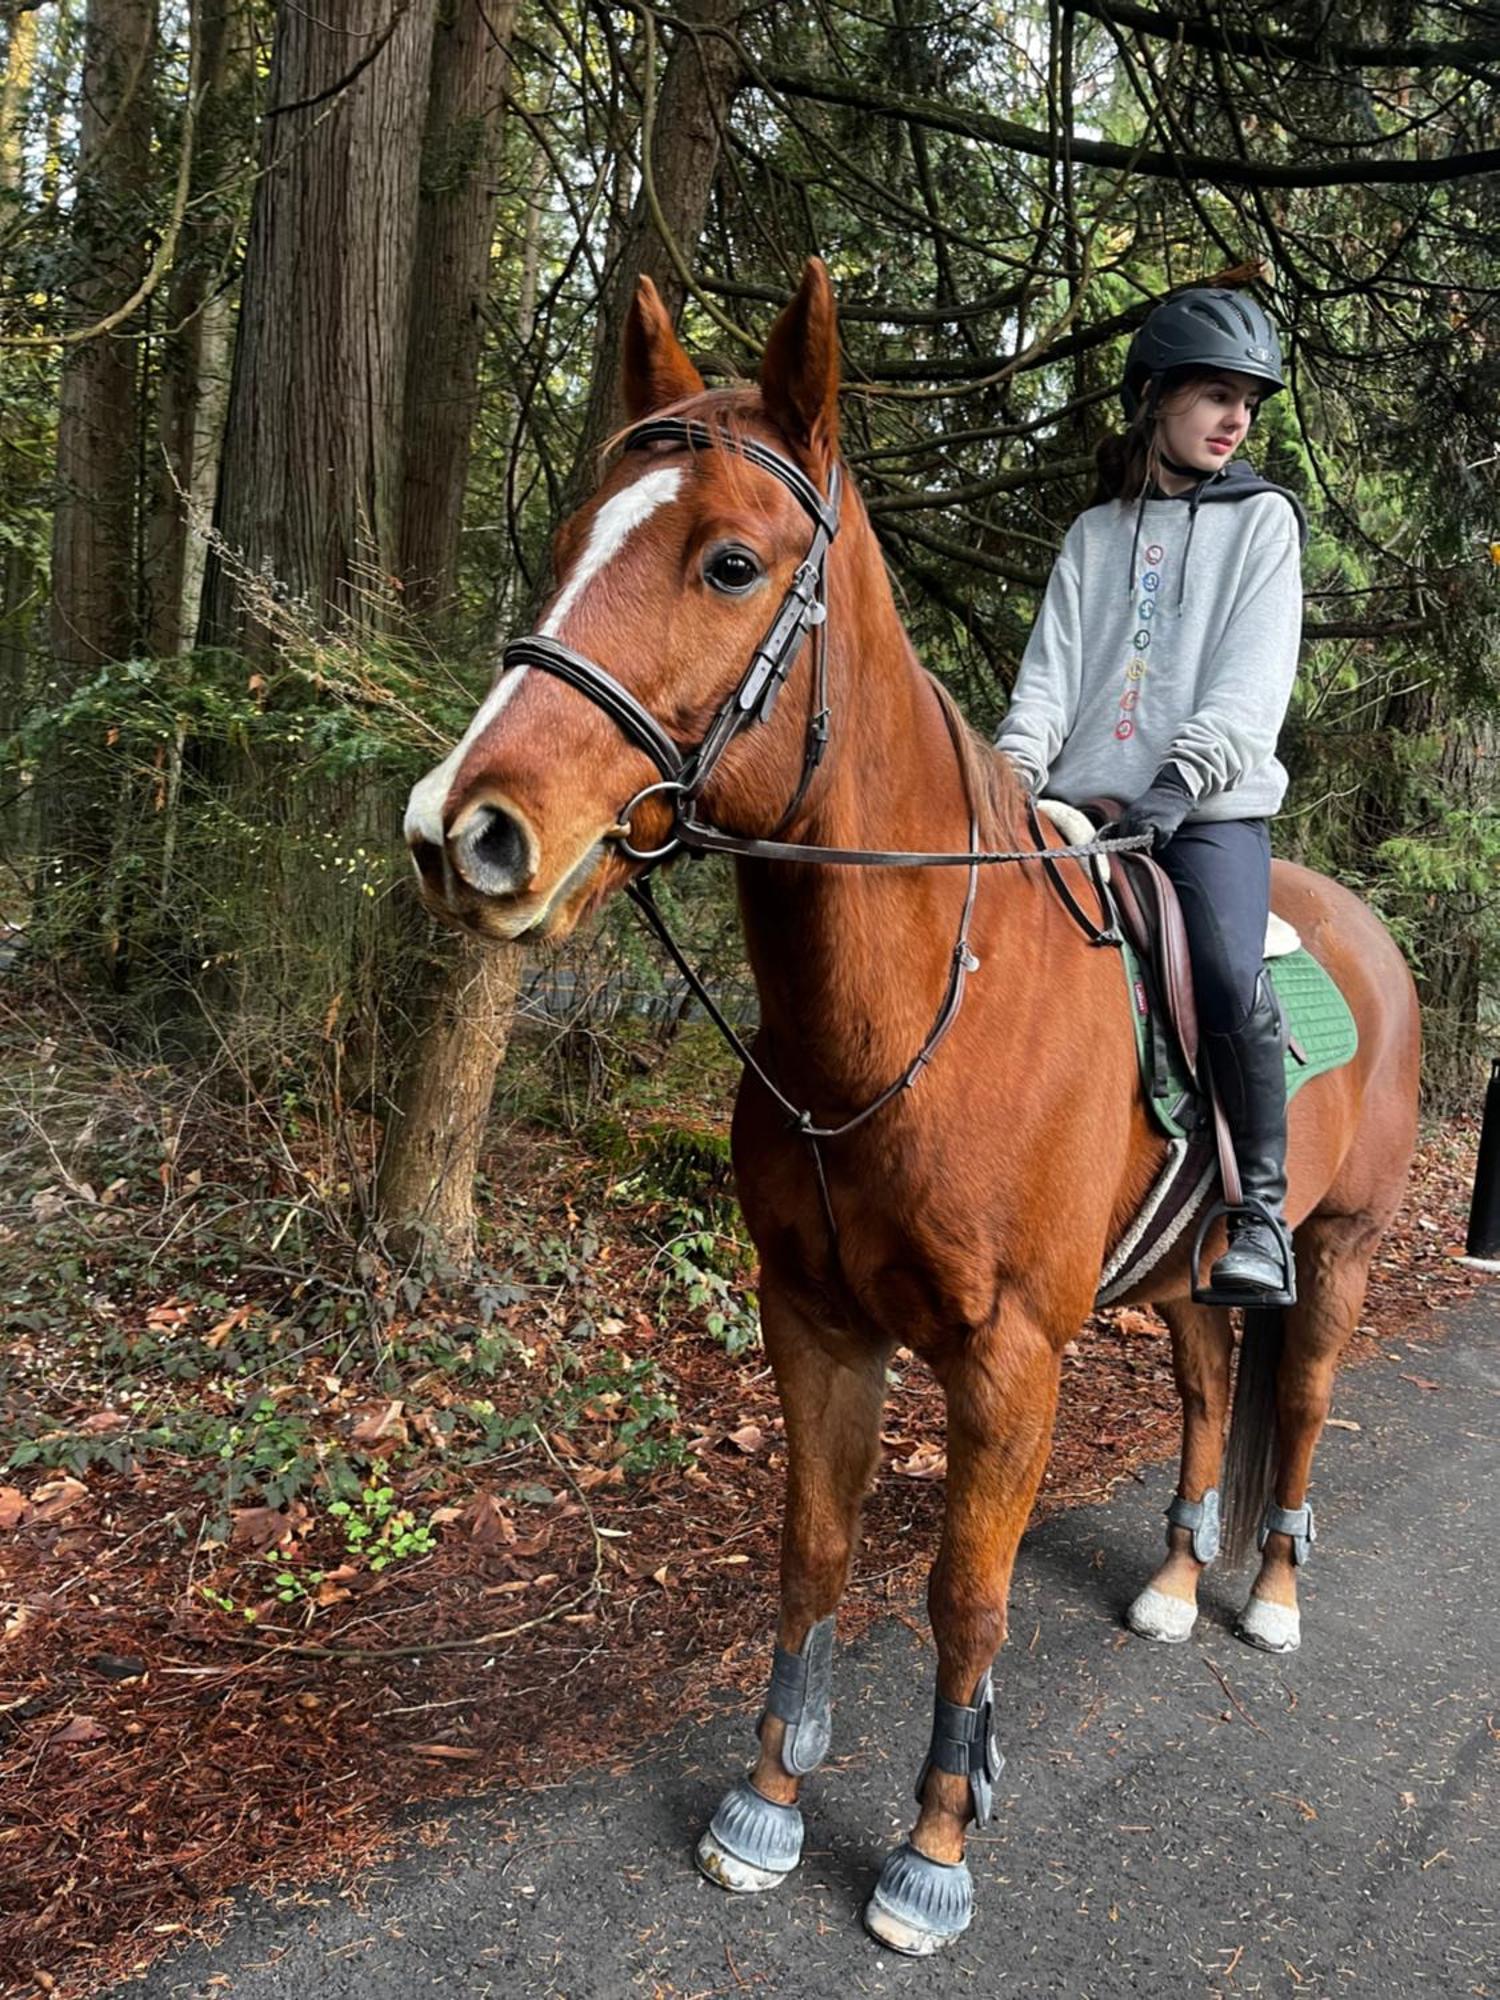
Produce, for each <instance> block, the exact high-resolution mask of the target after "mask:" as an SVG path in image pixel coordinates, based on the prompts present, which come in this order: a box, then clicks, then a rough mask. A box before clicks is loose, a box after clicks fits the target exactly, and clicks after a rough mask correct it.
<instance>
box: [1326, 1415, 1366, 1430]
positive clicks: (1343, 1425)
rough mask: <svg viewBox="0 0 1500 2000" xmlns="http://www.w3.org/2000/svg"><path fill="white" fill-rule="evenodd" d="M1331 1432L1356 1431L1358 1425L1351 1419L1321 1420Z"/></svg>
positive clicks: (1328, 1418)
mask: <svg viewBox="0 0 1500 2000" xmlns="http://www.w3.org/2000/svg"><path fill="white" fill-rule="evenodd" d="M1323 1421H1324V1422H1325V1423H1326V1424H1327V1426H1328V1428H1329V1430H1331V1431H1357V1430H1358V1429H1359V1425H1358V1424H1357V1423H1356V1422H1355V1421H1354V1419H1353V1417H1325V1418H1324V1420H1323Z"/></svg>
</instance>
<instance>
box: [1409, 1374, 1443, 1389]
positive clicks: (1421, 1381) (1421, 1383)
mask: <svg viewBox="0 0 1500 2000" xmlns="http://www.w3.org/2000/svg"><path fill="white" fill-rule="evenodd" d="M1401 1380H1402V1381H1403V1382H1415V1383H1416V1385H1417V1387H1418V1388H1419V1389H1441V1388H1442V1386H1443V1385H1442V1383H1441V1382H1431V1381H1429V1380H1428V1378H1427V1377H1426V1376H1425V1375H1403V1376H1402V1377H1401Z"/></svg>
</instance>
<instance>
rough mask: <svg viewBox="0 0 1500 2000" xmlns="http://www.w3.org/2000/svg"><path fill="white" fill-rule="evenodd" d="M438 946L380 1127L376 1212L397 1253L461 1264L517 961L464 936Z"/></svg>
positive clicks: (504, 948) (514, 953) (512, 953)
mask: <svg viewBox="0 0 1500 2000" xmlns="http://www.w3.org/2000/svg"><path fill="white" fill-rule="evenodd" d="M444 945H445V947H446V948H439V949H438V950H437V951H436V953H435V955H434V957H433V959H432V960H431V963H430V966H429V968H428V973H427V977H426V978H425V979H424V981H423V982H422V985H421V987H420V988H419V991H418V994H417V996H416V1010H417V1011H416V1013H415V1018H416V1020H417V1023H418V1027H417V1033H416V1035H415V1036H414V1038H413V1042H412V1046H411V1048H410V1050H409V1052H408V1056H407V1061H406V1064H405V1067H404V1069H403V1071H402V1075H401V1079H400V1083H399V1085H398V1089H397V1096H396V1102H395V1104H394V1105H393V1107H392V1110H391V1113H390V1116H389V1119H388V1122H387V1125H386V1134H385V1145H384V1148H383V1150H382V1153H381V1159H380V1173H379V1178H378V1181H377V1186H376V1204H377V1210H378V1214H379V1217H380V1219H381V1221H382V1223H383V1225H384V1228H385V1233H386V1241H387V1242H388V1243H389V1245H390V1246H391V1248H392V1249H393V1250H395V1251H396V1252H397V1253H398V1254H399V1255H401V1256H405V1257H415V1256H421V1255H422V1254H423V1253H424V1252H426V1251H428V1250H436V1251H438V1252H440V1253H441V1254H442V1255H443V1256H445V1257H446V1258H448V1259H450V1260H451V1261H454V1262H458V1263H462V1262H465V1261H467V1259H468V1257H469V1255H470V1254H471V1252H472V1249H473V1242H474V1226H475V1215H474V1175H475V1172H476V1170H477V1167H478V1163H479V1155H480V1151H481V1149H482V1147H483V1145H484V1134H485V1126H486V1123H487V1121H488V1119H489V1113H490V1100H491V1099H492V1098H493V1096H494V1094H495V1073H496V1071H497V1070H498V1069H499V1067H500V1064H501V1061H502V1060H503V1058H504V1055H505V1048H506V1043H507V1041H508V1039H509V1036H510V1025H511V1017H512V1013H513V1010H514V1007H515V999H516V990H517V987H518V986H519V984H520V978H521V965H522V955H521V953H520V951H519V950H517V949H516V948H515V947H514V946H510V945H500V946H495V945H482V944H480V943H478V942H477V941H476V940H474V939H472V938H462V939H455V940H453V941H452V943H451V944H449V943H448V941H447V940H445V941H444ZM429 948H431V941H429Z"/></svg>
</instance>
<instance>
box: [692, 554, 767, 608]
mask: <svg viewBox="0 0 1500 2000" xmlns="http://www.w3.org/2000/svg"><path fill="white" fill-rule="evenodd" d="M703 575H704V578H705V580H706V581H707V582H708V583H710V584H712V586H713V588H714V589H715V590H722V591H723V592H725V594H726V595H728V596H730V597H735V596H738V595H739V594H740V593H741V592H742V591H746V590H748V589H749V588H750V586H751V585H752V584H754V583H758V582H759V581H760V575H761V569H760V564H759V563H758V562H757V561H756V559H755V557H754V556H753V555H751V553H750V551H749V550H748V549H715V550H714V552H713V554H712V555H711V556H710V557H709V559H708V561H707V562H706V563H705V564H704V565H703Z"/></svg>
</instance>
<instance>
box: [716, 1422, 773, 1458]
mask: <svg viewBox="0 0 1500 2000" xmlns="http://www.w3.org/2000/svg"><path fill="white" fill-rule="evenodd" d="M765 1441H766V1434H765V1432H764V1431H763V1430H762V1429H761V1427H760V1425H759V1424H741V1425H740V1427H739V1429H738V1430H737V1431H728V1432H726V1433H725V1438H724V1442H725V1443H726V1444H732V1445H733V1446H734V1448H735V1449H736V1451H742V1452H744V1453H745V1455H746V1457H748V1456H749V1455H750V1453H751V1452H753V1451H759V1450H760V1448H761V1446H762V1445H763V1444H764V1443H765Z"/></svg>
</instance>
